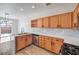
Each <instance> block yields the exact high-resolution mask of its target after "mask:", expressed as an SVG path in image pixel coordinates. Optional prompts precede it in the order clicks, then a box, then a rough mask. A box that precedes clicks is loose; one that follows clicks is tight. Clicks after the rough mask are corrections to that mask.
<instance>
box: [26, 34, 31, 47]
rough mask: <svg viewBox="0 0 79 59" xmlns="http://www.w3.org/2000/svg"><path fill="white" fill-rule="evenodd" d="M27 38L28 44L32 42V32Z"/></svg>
mask: <svg viewBox="0 0 79 59" xmlns="http://www.w3.org/2000/svg"><path fill="white" fill-rule="evenodd" d="M26 39H27V41H26V46H28V45H30V44H32V35H31V34H30V35H27V36H26Z"/></svg>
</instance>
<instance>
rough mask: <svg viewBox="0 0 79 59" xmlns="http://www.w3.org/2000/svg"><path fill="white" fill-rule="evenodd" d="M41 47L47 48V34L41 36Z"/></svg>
mask: <svg viewBox="0 0 79 59" xmlns="http://www.w3.org/2000/svg"><path fill="white" fill-rule="evenodd" d="M41 47H42V48H45V36H42V38H41Z"/></svg>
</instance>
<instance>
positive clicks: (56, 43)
mask: <svg viewBox="0 0 79 59" xmlns="http://www.w3.org/2000/svg"><path fill="white" fill-rule="evenodd" d="M62 45H63V39H59V38H53V40H52V52H54V53H56V54H59V53H60V50H61V47H62Z"/></svg>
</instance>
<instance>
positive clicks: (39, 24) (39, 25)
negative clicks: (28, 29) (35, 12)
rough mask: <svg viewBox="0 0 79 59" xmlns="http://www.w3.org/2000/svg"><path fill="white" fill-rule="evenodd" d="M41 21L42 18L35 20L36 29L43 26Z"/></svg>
mask: <svg viewBox="0 0 79 59" xmlns="http://www.w3.org/2000/svg"><path fill="white" fill-rule="evenodd" d="M42 21H43V20H42V18H40V19H38V20H37V27H38V28H41V27H42V26H43V24H42V23H43V22H42Z"/></svg>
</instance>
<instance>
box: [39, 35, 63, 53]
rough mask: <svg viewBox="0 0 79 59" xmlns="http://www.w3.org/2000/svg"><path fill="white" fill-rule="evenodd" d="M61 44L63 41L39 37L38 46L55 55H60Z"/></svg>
mask: <svg viewBox="0 0 79 59" xmlns="http://www.w3.org/2000/svg"><path fill="white" fill-rule="evenodd" d="M63 44H64V40H63V39H61V38H55V37H49V36H39V46H40V47H42V48H44V49H46V50H49V51H51V52H53V53H55V54H59V53H60V51H61V49H62V46H63Z"/></svg>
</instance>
